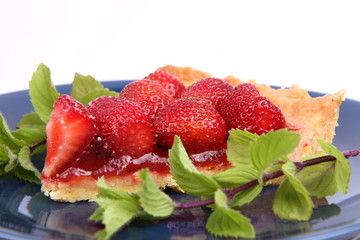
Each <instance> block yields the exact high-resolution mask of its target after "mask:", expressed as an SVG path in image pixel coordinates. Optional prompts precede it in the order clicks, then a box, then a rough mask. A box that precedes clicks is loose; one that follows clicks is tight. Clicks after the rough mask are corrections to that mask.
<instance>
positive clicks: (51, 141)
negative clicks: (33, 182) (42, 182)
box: [42, 95, 94, 178]
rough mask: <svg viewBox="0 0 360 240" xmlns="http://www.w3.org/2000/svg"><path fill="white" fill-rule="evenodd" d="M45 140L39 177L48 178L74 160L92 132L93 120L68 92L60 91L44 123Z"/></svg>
mask: <svg viewBox="0 0 360 240" xmlns="http://www.w3.org/2000/svg"><path fill="white" fill-rule="evenodd" d="M46 135H47V144H46V152H47V155H46V159H45V166H44V169H43V172H42V177H44V178H51V177H54V176H55V175H56V174H58V173H59V172H60V170H61V169H62V168H63V167H64V166H66V165H67V164H69V163H75V162H76V160H77V159H79V158H80V157H81V156H82V154H83V153H84V152H85V150H86V148H87V147H88V146H89V144H90V142H91V141H92V139H93V136H94V122H93V120H92V118H91V116H90V114H89V112H88V111H87V109H86V108H85V107H84V106H83V105H82V104H81V103H79V102H78V101H76V100H75V99H73V98H72V97H70V96H68V95H60V96H59V97H58V98H57V100H56V102H55V104H54V109H53V111H52V113H51V115H50V119H49V122H48V124H47V127H46Z"/></svg>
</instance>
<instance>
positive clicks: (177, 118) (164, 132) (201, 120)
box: [154, 98, 227, 153]
mask: <svg viewBox="0 0 360 240" xmlns="http://www.w3.org/2000/svg"><path fill="white" fill-rule="evenodd" d="M154 125H155V128H156V131H157V133H158V135H159V142H160V145H162V146H164V147H167V148H170V147H171V146H172V144H173V139H174V136H175V135H178V136H179V137H180V138H181V140H182V142H183V144H184V146H185V148H186V149H187V151H189V152H190V153H196V152H201V151H208V150H214V149H219V148H220V147H222V146H223V144H224V143H225V141H226V136H227V135H226V134H227V132H226V125H225V122H224V120H223V118H222V117H221V116H220V114H219V113H218V112H217V111H216V110H215V109H214V108H213V107H212V106H211V104H210V103H209V102H208V101H205V100H202V99H190V98H181V99H177V100H174V101H173V102H171V103H170V104H169V105H168V106H167V107H165V108H163V109H161V110H159V112H158V113H157V114H156V116H155V119H154Z"/></svg>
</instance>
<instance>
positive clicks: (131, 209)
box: [96, 200, 140, 240]
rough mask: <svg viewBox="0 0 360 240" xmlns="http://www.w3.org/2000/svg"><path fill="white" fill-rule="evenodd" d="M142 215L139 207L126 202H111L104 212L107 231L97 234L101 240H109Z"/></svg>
mask: <svg viewBox="0 0 360 240" xmlns="http://www.w3.org/2000/svg"><path fill="white" fill-rule="evenodd" d="M139 213H140V209H139V208H138V206H137V205H135V204H133V203H132V202H129V201H126V200H111V201H109V202H108V204H107V205H106V207H105V208H104V210H103V212H102V217H103V220H102V222H103V224H104V225H105V229H104V230H103V231H100V232H98V233H96V236H97V237H98V238H99V239H101V240H102V239H109V238H110V237H111V236H112V235H113V234H114V233H115V232H117V231H118V230H119V229H120V228H121V227H122V226H124V225H125V224H127V223H128V222H129V221H130V220H131V219H133V218H134V217H136V215H137V214H139Z"/></svg>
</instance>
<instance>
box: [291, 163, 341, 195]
mask: <svg viewBox="0 0 360 240" xmlns="http://www.w3.org/2000/svg"><path fill="white" fill-rule="evenodd" d="M334 174H335V163H334V162H324V163H320V164H316V165H313V166H308V167H306V168H304V169H302V170H301V171H300V172H299V173H298V174H297V175H296V177H297V178H298V179H299V180H300V181H301V183H302V184H303V185H304V186H305V188H306V189H307V190H308V191H309V193H310V195H311V196H315V197H326V196H332V195H334V194H335V193H336V192H337V191H338V188H337V183H336V179H335V177H334Z"/></svg>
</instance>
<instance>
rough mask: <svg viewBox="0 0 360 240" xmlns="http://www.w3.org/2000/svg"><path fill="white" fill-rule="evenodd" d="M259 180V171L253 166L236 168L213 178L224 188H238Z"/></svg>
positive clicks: (219, 173)
mask: <svg viewBox="0 0 360 240" xmlns="http://www.w3.org/2000/svg"><path fill="white" fill-rule="evenodd" d="M257 178H258V171H257V170H256V169H255V168H254V167H253V166H244V167H234V168H230V169H227V170H225V171H222V172H218V173H217V174H215V175H214V176H213V179H215V180H216V182H217V183H219V184H220V186H221V187H222V188H234V187H238V186H240V185H243V184H245V183H248V182H250V181H253V180H256V179H257Z"/></svg>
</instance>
